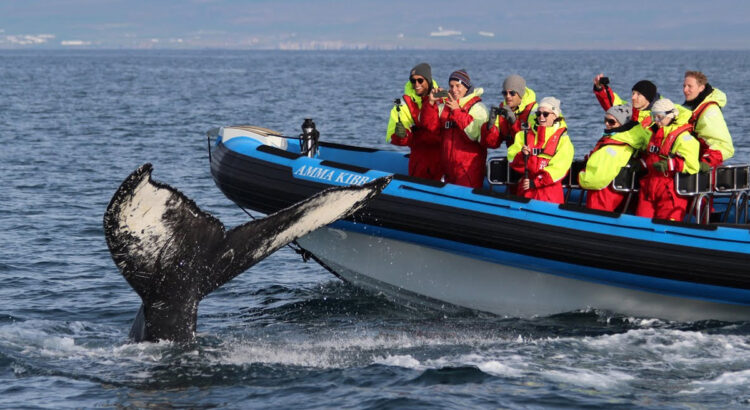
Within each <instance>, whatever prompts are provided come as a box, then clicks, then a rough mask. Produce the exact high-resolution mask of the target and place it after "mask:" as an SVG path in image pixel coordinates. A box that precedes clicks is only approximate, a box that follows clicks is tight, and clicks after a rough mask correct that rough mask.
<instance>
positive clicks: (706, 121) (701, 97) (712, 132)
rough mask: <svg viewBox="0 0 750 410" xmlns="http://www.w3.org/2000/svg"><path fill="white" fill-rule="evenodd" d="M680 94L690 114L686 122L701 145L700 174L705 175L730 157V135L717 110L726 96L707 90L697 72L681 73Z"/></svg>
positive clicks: (703, 79)
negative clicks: (682, 95) (682, 78)
mask: <svg viewBox="0 0 750 410" xmlns="http://www.w3.org/2000/svg"><path fill="white" fill-rule="evenodd" d="M682 92H683V94H684V95H685V102H684V103H682V105H683V106H684V107H686V108H688V109H690V110H691V111H692V112H693V113H692V115H691V117H690V120H689V123H690V124H691V125H692V126H693V135H695V137H696V138H698V142H699V143H700V146H701V149H700V162H701V164H700V166H701V171H703V172H706V171H708V170H709V169H710V168H716V167H718V166H719V165H721V164H722V163H723V162H724V161H726V160H728V159H729V158H731V157H732V156H733V155H734V144H733V143H732V136H731V135H730V134H729V129H728V128H727V123H726V122H725V121H724V115H723V114H722V111H721V110H722V109H723V108H724V106H725V105H726V104H727V96H726V94H724V93H723V92H722V91H721V90H719V89H717V88H713V87H711V84H709V83H708V79H707V78H706V75H705V74H703V73H702V72H700V71H686V72H685V80H684V82H683V85H682Z"/></svg>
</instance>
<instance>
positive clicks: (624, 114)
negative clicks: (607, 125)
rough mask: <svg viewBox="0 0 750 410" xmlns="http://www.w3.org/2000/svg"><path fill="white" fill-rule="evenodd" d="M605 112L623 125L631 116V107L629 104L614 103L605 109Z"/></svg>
mask: <svg viewBox="0 0 750 410" xmlns="http://www.w3.org/2000/svg"><path fill="white" fill-rule="evenodd" d="M607 114H609V115H611V116H613V117H615V119H616V120H617V122H619V123H620V125H625V124H627V122H628V121H630V117H632V116H633V108H632V107H631V106H630V104H623V105H615V106H613V107H610V108H609V109H608V110H607Z"/></svg>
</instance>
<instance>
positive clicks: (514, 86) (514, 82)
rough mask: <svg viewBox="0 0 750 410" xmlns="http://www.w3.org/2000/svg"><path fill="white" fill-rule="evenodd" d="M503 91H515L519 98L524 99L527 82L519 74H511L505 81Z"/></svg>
mask: <svg viewBox="0 0 750 410" xmlns="http://www.w3.org/2000/svg"><path fill="white" fill-rule="evenodd" d="M503 90H505V91H511V90H512V91H515V92H516V93H518V96H519V97H521V98H523V94H524V93H525V92H526V80H524V79H523V77H521V76H520V75H518V74H511V75H509V76H507V77H506V78H505V81H503Z"/></svg>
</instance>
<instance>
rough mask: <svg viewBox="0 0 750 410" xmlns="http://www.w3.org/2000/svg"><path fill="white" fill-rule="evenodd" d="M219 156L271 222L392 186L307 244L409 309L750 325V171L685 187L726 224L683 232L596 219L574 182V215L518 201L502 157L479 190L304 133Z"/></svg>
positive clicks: (264, 133) (216, 145) (678, 225)
mask: <svg viewBox="0 0 750 410" xmlns="http://www.w3.org/2000/svg"><path fill="white" fill-rule="evenodd" d="M306 122H307V121H306ZM303 127H304V126H303ZM209 148H210V162H211V174H212V176H213V178H214V180H215V182H216V185H217V186H218V188H219V189H220V190H221V191H222V192H223V193H224V195H225V196H226V197H227V198H228V199H230V200H231V201H233V202H235V203H236V204H237V205H239V206H240V207H242V208H244V209H249V210H254V211H257V212H260V213H264V214H271V213H273V212H276V211H278V210H281V209H283V208H285V207H287V206H290V205H291V204H293V203H295V202H297V201H300V200H302V199H305V198H307V197H309V196H310V195H312V194H314V193H316V192H318V191H321V190H323V189H326V188H328V187H331V186H341V185H350V184H362V183H365V182H368V181H371V180H373V179H376V178H380V177H384V176H392V181H391V183H390V184H389V185H388V187H387V188H386V189H385V190H384V191H383V193H382V194H380V195H379V196H378V197H377V198H376V199H375V200H373V201H372V202H371V203H370V205H368V207H367V208H365V209H364V210H362V211H360V212H359V213H357V214H356V215H354V216H353V217H351V218H350V219H347V220H340V221H338V222H336V223H334V224H331V225H329V226H326V227H324V228H321V229H318V230H317V231H314V232H312V233H311V234H309V235H307V236H305V237H303V238H301V239H299V240H298V243H299V245H300V246H301V247H302V248H303V249H304V250H306V251H307V252H309V253H310V254H311V255H313V256H314V258H315V259H316V260H317V261H319V262H320V263H321V264H323V265H324V266H325V267H326V268H327V269H329V270H330V271H331V272H333V273H334V274H335V275H336V276H338V277H339V278H341V279H343V280H345V281H348V282H350V283H352V284H353V285H355V286H358V287H361V288H364V289H367V290H369V291H373V292H379V293H382V294H384V295H386V296H388V297H390V298H392V299H394V300H396V301H399V302H405V303H420V304H425V305H428V306H433V307H435V308H438V309H451V308H455V307H459V308H468V309H473V310H477V311H482V312H489V313H493V314H497V315H502V316H507V317H521V318H527V317H535V316H547V315H553V314H558V313H564V312H571V311H578V310H581V309H600V310H604V311H609V312H613V313H616V314H622V315H627V316H635V317H647V318H661V319H666V320H676V321H699V320H712V319H713V320H722V321H744V320H750V265H749V264H748V261H750V225H748V224H747V221H746V220H745V219H746V218H747V198H748V187H747V185H748V184H747V168H748V166H730V167H727V168H726V169H724V170H721V171H722V172H717V175H724V176H723V181H724V182H721V183H719V182H718V178H719V177H718V176H717V181H712V185H714V186H715V187H714V188H710V189H711V190H712V191H716V189H718V188H719V187H722V189H723V192H713V193H712V192H706V191H705V190H701V189H700V188H696V186H699V185H701V184H700V183H695V182H694V183H692V185H691V184H689V183H685V185H686V186H688V188H687V189H688V190H695V192H692V193H691V192H687V193H686V194H687V195H699V196H705V195H709V196H715V198H714V203H715V206H716V207H717V208H720V207H724V208H726V212H725V218H724V221H723V222H718V223H716V222H711V223H706V222H707V221H705V222H704V221H703V220H701V218H700V215H699V214H697V213H696V216H695V217H693V218H692V220H689V221H687V222H674V221H665V220H657V219H653V220H652V219H647V218H642V217H637V216H634V215H630V214H626V213H612V212H602V211H593V210H589V209H587V208H585V207H583V206H581V205H580V204H581V199H580V192H579V193H576V186H575V184H574V183H573V182H571V183H569V184H567V185H566V191H567V192H566V198H568V202H567V203H565V204H553V203H547V202H542V201H536V200H530V199H525V198H520V197H517V196H514V195H511V194H509V193H507V192H506V187H507V182H508V181H507V180H506V179H507V178H508V175H505V173H504V172H503V168H502V167H503V166H504V165H503V161H502V160H501V159H500V160H498V159H491V160H490V164H489V166H488V169H490V173H489V174H490V175H488V178H487V181H485V185H484V187H483V188H479V189H471V188H467V187H463V186H457V185H452V184H446V183H443V182H439V181H432V180H425V179H420V178H414V177H410V176H408V175H407V165H408V153H404V152H401V151H395V150H382V149H374V148H366V147H359V146H350V145H343V144H337V143H329V142H325V141H320V142H318V141H317V138H310V137H309V135H308V133H303V135H301V136H300V137H299V138H289V137H285V136H282V135H280V134H278V133H276V132H274V131H272V130H268V129H265V128H262V127H256V126H231V127H222V128H220V129H218V130H216V131H215V132H213V133H212V134H211V135H210V136H209ZM717 171H718V170H717ZM498 174H503V176H502V177H500V178H499V179H498V177H497V175H498ZM571 181H574V178H571ZM625 185H627V184H625ZM630 188H631V189H632V188H633V185H632V184H631V186H630ZM625 189H627V187H626V188H625ZM713 194H715V195H713ZM730 211H731V212H730ZM743 218H744V219H743ZM696 221H697V222H701V223H697V222H696Z"/></svg>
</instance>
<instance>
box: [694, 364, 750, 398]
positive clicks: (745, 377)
mask: <svg viewBox="0 0 750 410" xmlns="http://www.w3.org/2000/svg"><path fill="white" fill-rule="evenodd" d="M749 384H750V369H749V370H740V371H733V372H725V373H722V374H720V375H719V376H718V377H716V378H714V379H711V380H701V381H694V382H692V383H690V388H689V389H687V390H683V391H681V392H680V393H682V394H701V393H706V392H707V391H716V390H719V391H725V390H727V388H728V387H738V388H740V389H742V390H745V387H746V386H747V385H749Z"/></svg>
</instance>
